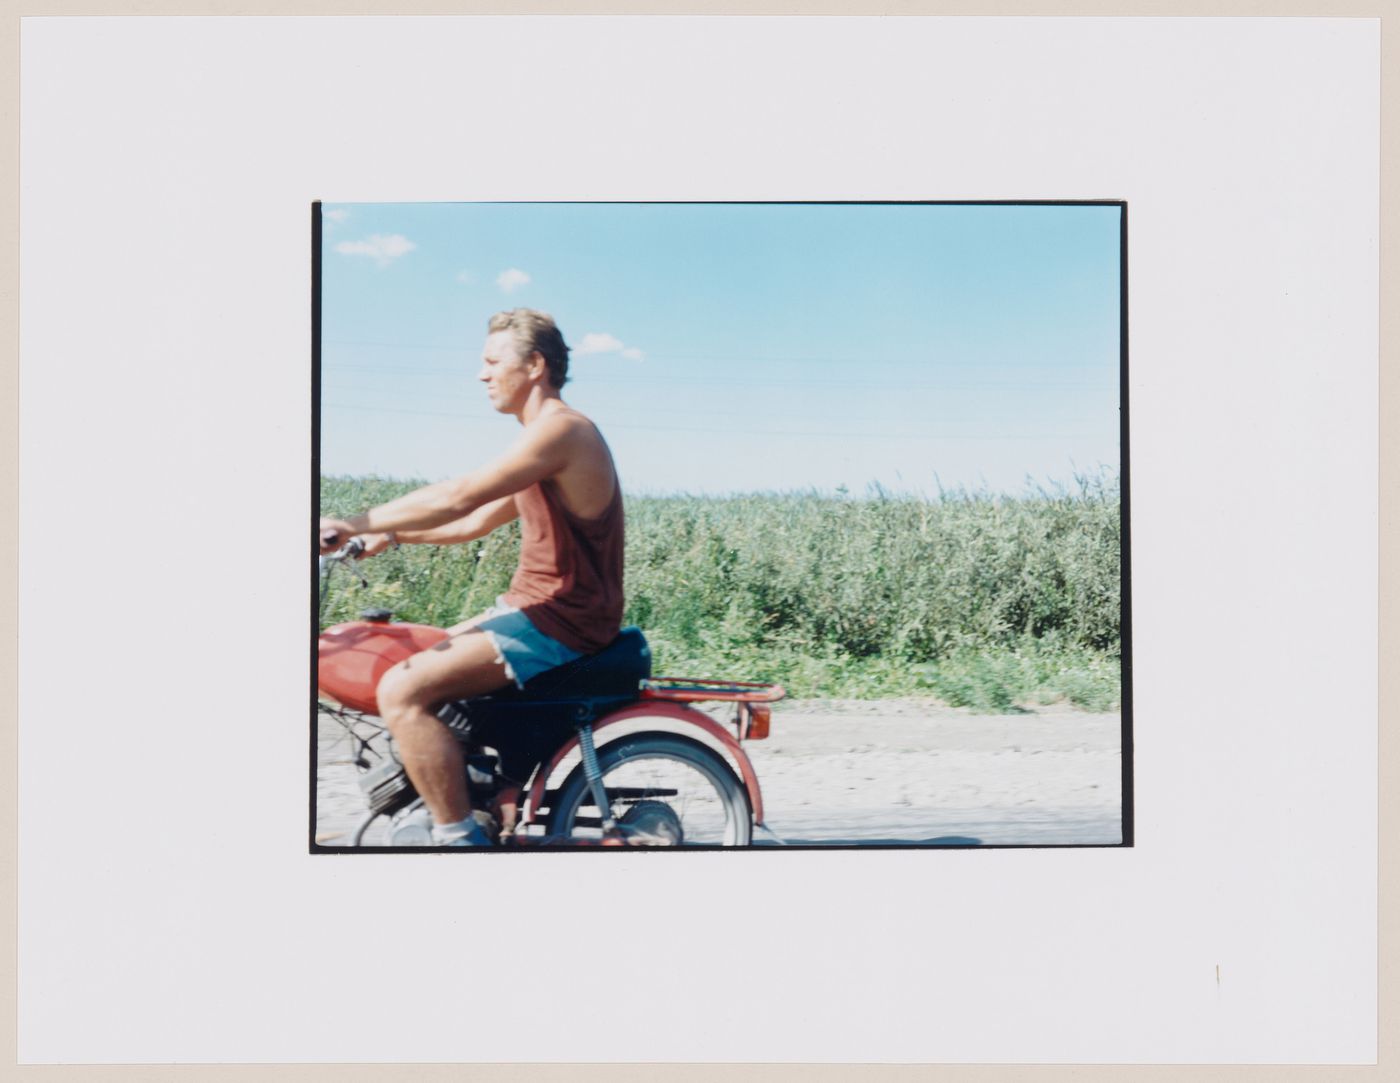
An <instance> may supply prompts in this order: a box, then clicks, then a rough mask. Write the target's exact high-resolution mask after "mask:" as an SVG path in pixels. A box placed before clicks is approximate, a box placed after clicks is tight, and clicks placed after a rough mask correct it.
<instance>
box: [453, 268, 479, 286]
mask: <svg viewBox="0 0 1400 1083" xmlns="http://www.w3.org/2000/svg"><path fill="white" fill-rule="evenodd" d="M457 281H458V282H460V283H462V285H464V286H473V285H475V284H476V275H475V274H473V273H472V272H471V271H458V272H457Z"/></svg>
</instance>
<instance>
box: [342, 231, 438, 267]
mask: <svg viewBox="0 0 1400 1083" xmlns="http://www.w3.org/2000/svg"><path fill="white" fill-rule="evenodd" d="M417 247H418V246H417V245H416V244H414V243H413V242H412V241H410V240H409V239H408V238H407V237H405V236H404V235H403V234H401V233H389V234H383V233H375V234H373V235H372V236H370V237H368V238H366V239H365V240H363V241H341V242H340V243H339V244H338V245H336V246H335V250H336V251H337V252H339V253H340V254H341V255H342V256H369V257H371V258H372V259H373V260H374V261H375V262H376V263H377V264H379V266H381V267H387V266H389V264H391V263H393V262H394V260H396V259H398V258H399V257H400V256H402V255H406V254H407V253H409V252H412V251H413V250H414V249H415V248H417Z"/></svg>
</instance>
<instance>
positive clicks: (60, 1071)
mask: <svg viewBox="0 0 1400 1083" xmlns="http://www.w3.org/2000/svg"><path fill="white" fill-rule="evenodd" d="M657 7H658V5H656V4H618V3H613V4H596V5H585V4H577V5H570V6H569V7H567V8H562V7H561V6H560V5H556V4H533V5H529V4H527V5H517V6H512V7H511V8H509V9H505V8H503V7H500V6H495V5H470V4H441V3H418V4H414V5H412V7H411V8H406V9H403V10H407V11H411V12H412V13H468V12H489V11H505V10H509V11H510V13H513V14H514V13H520V12H521V11H542V12H543V11H560V10H568V11H570V12H579V11H597V12H609V13H622V12H645V11H653V10H656V9H657ZM294 10H295V12H296V13H306V14H312V13H324V14H350V13H357V12H367V13H368V12H373V13H396V12H397V11H399V10H400V9H398V8H396V7H395V6H392V5H375V4H310V3H305V2H303V3H300V4H297V5H295V9H294ZM666 10H672V11H705V12H721V11H732V12H744V11H752V10H753V9H752V8H751V7H750V6H748V5H740V4H732V5H692V6H689V7H668V8H667V9H666ZM764 10H765V11H771V12H775V13H776V12H797V11H801V12H805V13H823V12H841V11H852V10H856V11H859V13H861V14H874V13H877V12H880V11H883V12H888V13H891V14H893V13H908V14H913V13H918V14H971V13H976V14H987V13H988V10H987V8H977V9H976V10H975V12H974V11H973V10H972V9H970V8H965V7H959V6H955V5H946V4H927V3H922V4H890V5H882V6H880V7H878V8H876V7H873V6H872V7H862V8H858V9H853V8H852V7H851V6H850V5H846V4H809V5H800V6H799V5H772V4H770V5H766V6H765V8H764ZM1050 10H1055V11H1060V12H1066V13H1073V14H1098V15H1102V14H1221V13H1229V14H1270V15H1304V14H1326V15H1333V16H1335V15H1354V16H1366V17H1375V16H1384V15H1393V14H1394V13H1395V8H1394V6H1393V5H1367V4H1338V5H1328V6H1326V7H1320V6H1318V5H1315V4H1269V5H1263V4H1210V5H1199V6H1196V7H1191V6H1186V5H1180V4H1148V3H1144V4H1136V5H1132V4H1114V5H1105V4H1077V5H1074V6H1073V7H1072V8H1065V7H1061V6H1055V5H1038V4H998V5H996V7H995V13H997V14H1042V13H1045V12H1047V11H1050ZM115 13H140V14H196V13H197V14H261V13H277V14H286V13H288V7H285V6H274V5H268V6H266V7H249V6H248V5H245V4H238V3H226V4H193V3H184V4H178V5H168V4H167V5H161V4H113V5H96V4H92V5H60V4H28V5H23V6H21V7H16V6H14V5H9V6H7V17H6V18H5V19H4V21H3V24H0V32H3V34H4V48H5V55H6V56H9V57H11V58H12V64H11V66H10V67H9V68H8V69H7V70H10V71H11V72H12V73H16V72H17V67H18V64H17V58H18V33H17V25H18V24H17V19H18V17H19V16H20V15H23V14H45V15H54V14H115ZM1393 38H1394V34H1393V30H1391V28H1390V27H1388V26H1387V27H1384V28H1383V35H1382V43H1383V64H1384V76H1383V86H1384V88H1385V100H1384V103H1383V110H1384V114H1385V116H1387V117H1389V116H1393V115H1394V113H1395V112H1396V105H1397V99H1396V92H1395V85H1396V82H1397V81H1398V80H1400V73H1397V71H1396V68H1395V64H1394V55H1395V48H1394V41H1393ZM17 83H18V78H17V74H12V76H11V79H10V81H9V84H8V86H9V93H8V94H7V96H6V103H7V105H8V109H7V113H6V116H7V119H8V121H9V125H10V129H9V130H10V132H11V133H12V135H11V138H10V139H9V140H8V141H7V144H6V146H7V150H8V152H9V154H10V158H11V161H10V163H9V166H10V167H9V168H8V169H7V170H5V171H4V176H5V182H6V185H7V189H6V193H7V197H8V199H9V203H8V205H9V206H10V207H11V213H10V214H9V215H7V216H6V218H5V227H4V228H5V229H6V231H7V238H6V239H7V240H8V241H9V244H8V245H7V246H6V248H7V252H8V253H10V258H9V259H8V260H7V261H6V266H5V276H4V278H3V280H0V285H3V286H4V287H5V288H4V289H3V297H4V304H5V305H6V311H7V312H8V313H9V314H10V316H11V322H10V323H9V325H8V326H10V327H11V329H12V330H11V333H10V334H8V335H7V336H5V342H4V350H5V357H6V359H7V360H8V361H9V365H8V366H7V369H6V372H7V373H8V374H9V377H10V378H9V379H8V380H7V381H6V387H7V389H8V391H9V393H10V394H11V395H16V397H17V379H16V374H17V343H16V336H15V334H14V332H13V327H14V325H15V322H16V321H15V319H14V317H15V314H16V313H17V230H16V226H15V223H16V220H17V206H18V192H17V186H16V172H17V170H16V163H15V161H14V159H15V157H16V155H15V150H16V147H17V137H16V134H15V133H16V129H17V124H16V118H17V110H16V104H15V102H16V98H17V89H16V88H17ZM1394 143H1395V140H1394V139H1393V138H1391V139H1389V140H1388V141H1387V143H1386V145H1385V147H1384V150H1383V159H1382V162H1383V164H1382V169H1383V176H1384V177H1386V178H1393V175H1394V161H1395V147H1394ZM1387 187H1388V188H1389V189H1390V191H1391V192H1392V193H1393V192H1394V190H1395V184H1394V183H1393V180H1392V181H1390V182H1389V183H1388V184H1386V185H1383V190H1385V188H1387ZM1382 240H1383V250H1382V252H1383V254H1382V295H1383V297H1390V298H1393V297H1395V296H1396V286H1397V282H1396V275H1395V271H1394V265H1395V255H1396V250H1397V245H1396V229H1395V207H1394V199H1391V200H1390V201H1389V202H1388V203H1387V204H1386V205H1385V207H1384V208H1383V213H1382ZM1387 316H1388V317H1389V318H1388V319H1386V317H1387ZM1383 320H1385V323H1384V324H1383V327H1382V351H1383V352H1382V372H1381V390H1382V407H1383V410H1382V431H1381V452H1382V475H1381V477H1382V485H1381V489H1382V493H1383V494H1384V493H1386V492H1387V490H1389V492H1390V498H1389V499H1387V500H1384V501H1383V502H1382V505H1381V512H1382V515H1381V523H1382V535H1383V538H1384V539H1385V544H1384V546H1383V552H1382V577H1381V585H1382V609H1381V645H1382V648H1387V647H1388V648H1390V649H1388V650H1386V649H1383V650H1382V653H1381V658H1382V660H1384V659H1385V658H1387V657H1393V656H1394V645H1395V642H1394V641H1395V604H1396V600H1395V597H1394V595H1395V589H1394V582H1393V573H1392V571H1391V569H1392V568H1393V567H1394V563H1395V562H1394V556H1395V553H1394V541H1393V537H1391V535H1392V534H1393V531H1389V530H1387V529H1386V528H1387V526H1388V525H1389V524H1391V523H1393V521H1394V518H1395V500H1394V489H1395V486H1394V477H1395V471H1394V467H1393V465H1392V463H1393V461H1394V452H1395V446H1394V445H1395V439H1396V438H1395V435H1394V433H1395V419H1396V412H1397V410H1400V407H1396V405H1395V404H1394V402H1392V401H1391V400H1392V399H1393V398H1394V395H1393V390H1394V382H1395V381H1394V376H1393V373H1394V369H1395V362H1396V359H1395V356H1394V354H1395V350H1394V342H1395V338H1396V334H1397V330H1398V329H1397V326H1396V324H1397V320H1396V319H1395V317H1394V313H1393V307H1392V309H1391V311H1390V312H1389V313H1386V312H1385V311H1384V309H1383ZM9 416H10V417H11V418H15V419H17V418H18V405H17V404H15V405H12V408H11V413H10V415H9ZM7 447H8V449H9V452H10V460H9V461H10V462H11V463H13V462H14V461H15V458H16V455H17V441H16V439H15V436H14V430H13V429H11V430H10V439H9V441H8V444H7ZM6 484H7V486H9V487H10V492H11V506H14V503H15V501H14V499H13V486H14V485H15V484H16V471H15V470H14V469H13V467H12V469H11V470H9V471H7V472H6ZM0 537H3V544H4V546H5V551H6V554H7V555H8V557H9V559H10V560H11V561H12V562H13V560H14V559H15V531H14V529H13V526H11V525H9V524H7V527H6V529H5V530H4V531H3V533H0ZM4 590H5V592H6V593H5V595H4V596H3V597H0V609H3V611H4V612H6V613H7V614H11V617H10V619H9V620H7V621H6V622H5V630H6V635H7V643H8V646H9V649H8V650H7V651H5V652H4V662H3V664H4V665H5V667H6V669H5V671H4V673H3V674H2V675H0V676H2V677H7V678H8V682H7V686H8V687H10V688H13V687H14V685H15V679H16V670H15V666H16V660H15V638H14V637H15V623H14V618H13V616H12V615H13V614H14V611H15V604H14V603H15V594H14V589H13V579H12V578H8V579H7V580H6V582H5V586H4ZM5 603H8V604H5ZM1396 693H1397V679H1396V677H1395V676H1394V674H1393V673H1387V672H1385V667H1384V665H1383V666H1382V685H1381V696H1382V701H1381V702H1382V727H1381V760H1380V793H1381V809H1382V864H1381V884H1382V889H1381V890H1382V895H1381V914H1382V915H1383V918H1384V916H1385V915H1387V913H1389V915H1390V917H1391V918H1392V920H1391V921H1390V923H1389V924H1388V925H1387V924H1383V925H1382V929H1381V957H1382V959H1383V960H1384V959H1386V958H1387V957H1388V955H1389V956H1393V952H1389V950H1388V949H1389V948H1390V945H1392V944H1393V943H1394V938H1395V932H1396V930H1395V928H1394V925H1395V922H1394V920H1393V918H1394V914H1395V906H1394V902H1393V900H1394V898H1395V887H1396V873H1395V861H1394V847H1393V840H1394V828H1395V816H1396V804H1397V802H1396V798H1395V795H1394V791H1395V786H1394V783H1395V781H1396V777H1395V776H1396V771H1395V763H1394V741H1393V738H1389V737H1387V735H1386V726H1385V723H1386V722H1389V721H1391V720H1392V719H1393V718H1394V716H1395V704H1396ZM6 704H7V711H6V714H7V719H6V721H7V722H8V725H7V726H6V727H5V739H6V748H5V750H6V752H7V753H8V754H9V755H8V760H9V762H10V763H11V764H15V763H16V762H17V748H16V740H15V733H16V730H15V725H14V701H13V697H7V699H6ZM12 779H13V775H12ZM3 807H4V808H5V814H6V817H7V827H8V830H6V831H4V832H3V835H4V837H6V838H7V839H10V840H12V839H13V837H14V815H15V802H14V788H13V785H12V787H11V789H10V791H9V797H8V799H7V800H6V801H5V802H4V805H3ZM13 867H14V866H13V859H12V860H11V862H9V863H7V866H6V868H7V870H8V871H10V872H11V873H13ZM8 887H9V890H8V891H6V892H5V905H6V907H7V910H8V913H9V916H10V919H11V926H10V927H11V928H14V924H13V921H14V912H13V906H14V879H13V875H11V876H10V877H9V884H8ZM3 958H4V962H6V963H9V964H10V968H9V969H10V971H11V972H13V963H14V945H13V940H9V941H7V943H6V949H5V955H4V957H3ZM1391 961H1392V962H1393V959H1392V960H1391ZM1395 986H1396V979H1395V975H1394V974H1393V973H1391V972H1390V971H1389V970H1386V971H1384V972H1383V975H1382V983H1381V987H1380V993H1381V997H1380V1006H1381V1018H1382V1021H1383V1022H1388V1021H1389V1020H1391V1019H1392V1018H1393V1009H1394V1005H1395ZM7 995H8V996H11V997H12V996H13V992H12V990H7ZM13 1020H14V1012H13V1010H10V1011H7V1012H6V1013H5V1018H4V1023H3V1033H4V1037H5V1046H6V1050H5V1051H4V1052H3V1053H0V1062H6V1063H12V1062H13V1050H14V1048H15V1033H14V1022H13ZM1396 1053H1397V1051H1396V1047H1395V1039H1394V1027H1393V1026H1389V1025H1385V1026H1383V1027H1382V1030H1381V1042H1380V1061H1381V1064H1380V1067H1379V1068H1336V1067H1323V1068H1317V1067H1314V1068H1306V1067H1300V1068H1281V1067H1277V1066H1269V1067H1262V1068H1216V1069H1211V1068H1197V1069H1185V1068H1182V1067H1179V1066H1171V1067H1163V1068H1149V1067H1134V1068H1115V1067H1111V1066H1098V1067H1085V1068H1068V1067H1048V1068H1033V1067H1018V1068H1013V1067H1008V1066H995V1067H993V1066H984V1067H971V1066H956V1067H950V1066H943V1067H934V1066H909V1067H903V1068H901V1067H880V1068H875V1067H871V1068H868V1069H864V1070H863V1072H862V1074H866V1075H869V1076H870V1077H872V1078H889V1079H912V1078H930V1077H936V1078H950V1079H997V1080H1002V1079H1013V1080H1014V1079H1019V1078H1047V1077H1048V1078H1070V1077H1073V1078H1082V1077H1085V1076H1099V1077H1103V1078H1115V1079H1116V1078H1173V1079H1174V1078H1178V1077H1180V1076H1183V1075H1186V1076H1190V1077H1221V1078H1243V1079H1270V1080H1273V1079H1291V1078H1304V1077H1306V1078H1318V1079H1323V1078H1325V1079H1337V1078H1351V1077H1365V1078H1388V1077H1389V1076H1390V1075H1392V1074H1393V1073H1394V1072H1395V1070H1396V1065H1397V1060H1400V1058H1397V1055H1396ZM854 1071H855V1069H853V1068H851V1067H850V1066H840V1065H837V1066H826V1067H820V1066H811V1067H803V1068H797V1067H795V1066H781V1067H779V1066H771V1067H766V1068H757V1067H742V1066H735V1067H731V1068H727V1069H726V1068H723V1067H720V1066H713V1065H708V1066H707V1065H700V1066H691V1067H685V1066H670V1067H669V1068H668V1069H667V1072H666V1074H667V1076H668V1077H673V1078H682V1079H701V1078H715V1077H716V1076H721V1075H722V1076H726V1077H730V1078H745V1079H749V1078H753V1079H770V1078H773V1079H777V1078H798V1077H801V1078H810V1079H845V1078H850V1077H851V1076H852V1074H853V1073H854ZM253 1074H257V1075H259V1076H264V1075H265V1076H268V1077H270V1078H289V1079H292V1078H295V1079H318V1078H325V1079H332V1078H335V1079H378V1078H384V1076H385V1074H386V1072H385V1069H384V1068H382V1067H374V1066H337V1067H327V1066H291V1067H288V1066H283V1067H276V1066H262V1067H257V1066H242V1067H229V1068H219V1067H207V1068H201V1069H199V1070H198V1072H195V1071H193V1070H192V1069H190V1068H188V1067H146V1068H134V1067H131V1066H126V1067H111V1068H102V1067H90V1068H81V1069H78V1068H23V1069H17V1070H16V1075H17V1077H19V1078H30V1077H31V1076H33V1077H38V1076H44V1077H52V1078H67V1077H69V1076H72V1077H74V1078H107V1077H116V1076H122V1077H125V1078H167V1077H168V1078H182V1079H183V1078H190V1077H198V1078H206V1077H208V1078H221V1077H232V1076H241V1075H253ZM464 1074H466V1075H467V1076H468V1077H469V1078H474V1079H475V1078H485V1079H513V1078H531V1079H555V1078H557V1079H575V1078H598V1079H603V1078H607V1079H620V1078H622V1079H644V1078H654V1077H655V1075H656V1069H655V1068H653V1067H647V1066H625V1065H620V1066H610V1067H606V1068H603V1067H597V1066H595V1067H592V1068H584V1069H580V1068H577V1067H570V1066H560V1065H554V1066H548V1065H536V1066H522V1065H509V1066H490V1067H487V1066H473V1067H472V1068H471V1069H470V1070H469V1071H468V1072H465V1073H464V1071H463V1069H462V1068H461V1067H453V1066H443V1067H433V1066H412V1067H400V1068H398V1069H396V1070H395V1071H394V1075H395V1077H397V1078H405V1077H408V1078H424V1079H431V1078H444V1079H446V1078H454V1079H456V1078H462V1077H463V1075H464Z"/></svg>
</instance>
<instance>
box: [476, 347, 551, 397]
mask: <svg viewBox="0 0 1400 1083" xmlns="http://www.w3.org/2000/svg"><path fill="white" fill-rule="evenodd" d="M532 359H534V360H538V359H536V358H534V355H533V354H524V356H522V350H521V347H520V343H519V342H518V341H516V338H515V332H513V331H492V332H491V334H489V335H487V336H486V345H485V347H484V348H483V349H482V351H481V375H480V377H479V378H480V380H481V382H482V383H484V384H485V385H486V396H487V398H489V399H490V400H491V405H492V407H493V408H494V409H496V410H497V411H498V412H500V413H503V414H518V413H519V412H520V411H521V410H522V409H523V408H524V406H525V400H526V399H528V398H529V397H530V391H531V389H532V388H533V387H534V385H535V383H536V382H537V381H536V380H535V379H534V377H533V375H532V369H533V368H534V367H535V366H534V365H532V364H531V361H532Z"/></svg>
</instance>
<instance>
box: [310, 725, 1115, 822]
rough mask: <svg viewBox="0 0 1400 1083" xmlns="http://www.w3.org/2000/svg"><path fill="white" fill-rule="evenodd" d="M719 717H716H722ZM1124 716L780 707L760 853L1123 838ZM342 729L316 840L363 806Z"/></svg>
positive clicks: (756, 749)
mask: <svg viewBox="0 0 1400 1083" xmlns="http://www.w3.org/2000/svg"><path fill="white" fill-rule="evenodd" d="M716 717H719V716H718V715H717V716H716ZM1120 724H1121V720H1120V717H1119V715H1118V714H1116V713H1114V714H1088V713H1085V712H1082V711H1076V710H1072V709H1069V708H1064V707H1046V708H1040V709H1038V710H1036V711H1035V712H1032V713H1025V714H1012V715H974V714H969V713H967V712H966V711H963V710H956V709H952V708H948V707H945V706H942V705H939V704H936V703H930V702H923V701H919V700H907V699H904V700H873V701H863V700H797V701H790V702H784V703H780V704H777V705H776V706H775V708H774V712H773V725H772V736H771V737H769V738H768V739H767V740H763V741H752V742H747V743H746V744H745V745H744V748H745V749H746V750H747V752H748V754H749V756H750V758H751V759H752V760H753V764H754V769H755V771H756V772H757V774H758V778H759V782H760V785H761V788H762V793H763V801H764V805H765V807H766V812H767V816H766V820H767V831H763V830H760V831H757V832H755V837H754V842H755V843H756V844H758V845H783V844H786V845H798V846H840V845H846V846H851V845H855V846H861V845H882V844H883V845H925V846H974V845H1037V846H1039V845H1066V844H1070V845H1083V844H1104V843H1119V842H1121V841H1122V834H1121V830H1122V828H1121V757H1120V738H1121V733H1120ZM339 733H340V731H339V729H338V728H337V727H336V726H335V725H334V724H333V723H331V724H325V723H323V724H322V730H321V733H320V735H319V737H320V739H319V741H318V748H319V756H318V763H317V772H316V774H317V820H316V834H317V838H318V839H319V840H321V841H323V842H325V843H328V844H330V845H336V844H337V842H339V841H340V839H341V838H342V837H343V833H344V832H345V831H346V830H347V829H348V827H349V826H350V825H351V824H352V823H353V822H354V820H355V819H356V818H357V816H358V815H359V813H360V811H361V810H362V809H363V807H364V806H363V802H362V798H361V796H360V791H359V787H358V785H357V783H356V772H355V768H354V767H353V766H352V765H351V764H350V763H349V762H348V758H347V751H348V749H347V746H346V744H345V743H344V741H343V740H337V737H338V735H339Z"/></svg>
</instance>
